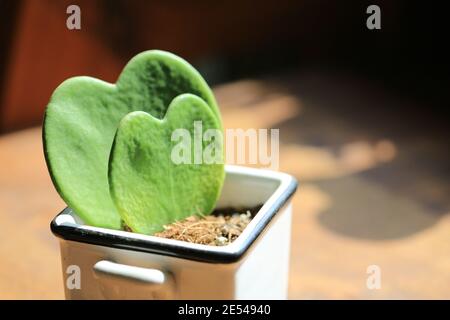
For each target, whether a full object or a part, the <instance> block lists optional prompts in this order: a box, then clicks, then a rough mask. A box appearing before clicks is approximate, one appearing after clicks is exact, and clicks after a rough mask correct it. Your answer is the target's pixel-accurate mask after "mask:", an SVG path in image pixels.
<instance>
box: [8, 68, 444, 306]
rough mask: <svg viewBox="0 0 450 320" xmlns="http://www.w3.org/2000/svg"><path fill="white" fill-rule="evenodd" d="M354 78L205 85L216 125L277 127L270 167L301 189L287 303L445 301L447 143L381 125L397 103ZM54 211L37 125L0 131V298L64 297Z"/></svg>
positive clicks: (56, 208) (55, 205)
mask: <svg viewBox="0 0 450 320" xmlns="http://www.w3.org/2000/svg"><path fill="white" fill-rule="evenodd" d="M344 80H345V81H347V82H345V81H344ZM358 83H359V82H358ZM358 83H353V82H350V85H348V84H349V83H348V79H341V78H339V77H338V78H336V77H335V76H334V75H329V74H325V75H323V74H319V75H308V74H306V75H303V76H300V77H296V78H294V79H288V80H284V82H281V83H280V82H279V81H278V80H274V79H272V80H265V81H258V80H247V81H240V82H236V83H232V84H227V85H222V86H219V87H217V88H216V89H215V92H216V95H217V98H218V101H219V103H220V105H221V109H222V112H223V115H224V121H225V125H226V127H228V128H236V127H241V128H271V127H273V128H280V134H281V145H280V160H281V170H283V171H287V172H290V173H292V174H294V175H295V176H297V178H298V179H299V180H300V182H301V186H300V189H299V191H298V192H297V194H296V195H295V197H294V217H293V230H292V255H291V272H290V288H289V296H290V298H292V299H310V298H312V299H314V298H324V299H335V298H343V299H346V298H351V299H359V298H365V299H379V298H388V299H391V298H392V299H402V298H406V299H409V298H424V299H428V298H447V299H449V298H450V215H449V212H450V210H449V208H450V206H449V201H450V200H449V198H450V197H449V194H450V193H449V183H448V181H449V179H448V178H449V177H448V170H447V168H448V163H449V158H448V154H447V152H446V151H445V150H446V148H447V149H448V147H446V144H445V143H446V141H441V140H439V139H437V138H436V136H434V133H427V134H425V133H423V132H422V134H416V133H411V130H409V129H408V125H405V126H404V127H402V126H401V125H400V126H399V125H398V122H395V124H394V122H392V123H391V121H386V119H392V117H391V116H392V114H390V113H389V112H390V111H383V112H381V111H379V108H376V106H377V105H379V104H380V103H382V104H384V105H387V106H389V104H392V103H396V102H395V101H397V100H395V99H394V98H392V97H389V96H381V98H380V95H379V94H378V95H375V96H376V97H377V99H378V100H376V99H375V100H376V101H374V99H372V95H371V94H372V93H373V92H372V91H370V90H374V91H375V93H377V92H378V91H376V90H377V88H375V89H374V88H371V89H370V90H369V93H368V94H367V90H368V89H367V87H364V88H360V87H358V86H359V84H358ZM286 84H289V85H286ZM358 90H359V91H358ZM364 90H366V95H364V94H359V95H356V96H355V92H363V93H364V92H365V91H364ZM323 92H327V95H324V94H323ZM380 99H381V100H380ZM336 106H338V107H339V108H336ZM355 106H358V107H357V108H356V107H355ZM362 107H364V108H362ZM371 107H373V108H372V109H371ZM337 110H339V111H337ZM367 110H370V111H369V112H368V111H367ZM386 110H390V109H389V108H387V109H386ZM368 114H370V117H368ZM444 146H445V147H444ZM446 170H447V171H446ZM419 182H420V183H419ZM62 208H64V203H63V201H62V200H61V199H60V198H59V196H58V194H57V193H56V191H55V190H54V188H53V186H52V183H51V181H50V178H49V176H48V173H47V169H46V166H45V162H44V157H43V153H42V145H41V128H39V127H38V128H32V129H28V130H24V131H19V132H16V133H12V134H8V135H4V136H0V226H1V228H2V230H1V232H0V259H1V263H0V298H6V299H16V298H20V299H32V298H43V299H63V298H64V296H63V285H62V274H61V267H60V260H59V259H60V257H59V248H58V243H57V240H56V238H54V237H53V235H52V234H51V232H50V229H49V222H50V220H51V219H52V218H53V217H54V216H55V214H56V213H58V212H59V211H60V210H61V209H62ZM370 265H378V266H379V267H380V269H381V288H380V289H379V290H369V289H368V288H367V286H366V280H367V277H368V275H367V273H366V270H367V267H368V266H370Z"/></svg>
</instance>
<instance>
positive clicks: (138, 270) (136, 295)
mask: <svg viewBox="0 0 450 320" xmlns="http://www.w3.org/2000/svg"><path fill="white" fill-rule="evenodd" d="M93 269H94V275H95V277H96V278H97V280H98V281H99V283H100V286H101V291H102V293H103V296H104V297H105V298H106V299H152V298H153V299H171V298H172V297H173V291H174V285H173V278H172V276H171V275H170V274H168V273H166V272H163V271H161V270H158V269H150V268H143V267H136V266H130V265H126V264H121V263H115V262H112V261H108V260H101V261H98V262H97V263H96V264H95V265H94V268H93Z"/></svg>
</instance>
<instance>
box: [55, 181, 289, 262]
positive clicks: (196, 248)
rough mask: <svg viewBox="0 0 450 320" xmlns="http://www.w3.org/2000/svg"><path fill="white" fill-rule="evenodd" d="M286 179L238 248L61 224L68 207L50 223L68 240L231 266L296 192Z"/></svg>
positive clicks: (73, 224) (74, 224) (259, 212)
mask: <svg viewBox="0 0 450 320" xmlns="http://www.w3.org/2000/svg"><path fill="white" fill-rule="evenodd" d="M286 176H287V177H289V182H287V183H280V186H279V187H278V189H277V190H279V189H281V190H280V191H281V192H280V195H279V196H278V197H276V198H274V201H273V202H272V203H271V204H270V206H268V205H267V203H266V204H264V205H263V206H262V207H261V209H260V210H259V211H258V212H257V213H256V215H257V216H259V219H258V223H257V224H256V225H255V226H254V227H253V228H252V229H251V231H250V232H249V233H247V234H246V235H245V236H244V234H242V235H241V236H239V238H241V237H243V239H239V240H240V241H239V242H238V243H239V245H238V246H233V244H231V245H227V246H223V247H215V246H208V245H193V244H191V243H187V242H183V241H178V240H169V241H165V240H168V239H162V238H157V237H152V236H142V235H141V236H136V234H134V233H131V232H126V231H120V232H117V230H109V229H103V228H93V227H89V226H84V225H80V224H76V223H59V222H58V217H59V216H61V215H66V214H70V213H71V212H72V209H70V208H65V209H64V210H63V211H62V212H61V213H59V214H58V215H57V216H56V217H55V218H54V219H53V220H52V222H51V223H50V228H51V231H52V232H53V234H54V235H55V236H57V237H59V238H62V239H65V240H71V241H77V242H82V243H88V244H93V245H100V246H106V247H111V248H117V249H125V250H133V251H140V252H148V253H155V254H161V255H166V256H173V257H178V258H183V259H189V260H196V261H203V262H211V263H232V262H236V261H238V260H240V259H241V258H242V257H243V256H244V254H245V253H246V252H247V251H248V249H249V248H250V246H251V245H252V244H253V243H254V242H255V240H256V239H257V238H258V237H259V235H260V234H261V233H262V232H263V231H264V229H265V228H266V226H267V225H268V224H269V223H270V222H271V221H272V219H273V218H274V217H275V216H276V214H277V213H278V212H279V211H280V210H281V209H282V208H283V207H284V205H285V204H286V203H287V202H288V201H289V199H290V198H291V197H292V195H293V194H294V192H295V191H296V189H297V181H296V180H295V179H294V178H293V177H291V176H288V175H286ZM236 242H237V241H236Z"/></svg>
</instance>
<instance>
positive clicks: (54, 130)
mask: <svg viewBox="0 0 450 320" xmlns="http://www.w3.org/2000/svg"><path fill="white" fill-rule="evenodd" d="M99 63H101V61H99ZM183 93H192V94H195V95H197V96H199V97H201V98H202V99H203V100H204V101H205V102H206V103H207V105H208V107H209V109H210V111H211V112H212V114H213V115H214V116H215V117H216V119H217V120H218V121H219V122H220V114H219V110H218V108H217V104H216V102H215V99H214V96H213V94H212V92H211V90H210V88H209V87H208V85H207V84H206V82H205V81H204V80H203V78H202V77H201V76H200V74H199V73H198V72H197V71H196V70H195V69H194V68H193V67H192V66H191V65H189V64H188V63H187V62H186V61H184V60H183V59H181V58H179V57H177V56H175V55H173V54H170V53H168V52H163V51H156V50H154V51H147V52H143V53H141V54H138V55H137V56H135V57H134V58H133V59H132V60H131V61H130V62H129V63H128V64H127V66H126V67H125V68H124V70H123V72H122V74H121V75H120V77H119V79H118V81H117V83H116V84H110V83H107V82H103V81H101V80H97V79H94V78H90V77H75V78H71V79H68V80H66V81H64V82H63V83H62V84H61V85H60V86H59V87H58V88H57V89H56V90H55V92H54V93H53V95H52V97H51V100H50V102H49V104H48V106H47V110H46V113H45V119H44V129H43V143H44V152H45V158H46V162H47V166H48V168H49V171H50V175H51V177H52V180H53V183H54V185H55V187H56V189H57V190H58V192H59V194H60V195H61V197H62V198H63V199H64V201H65V202H66V203H67V204H68V205H69V206H70V207H71V208H72V209H74V210H75V212H76V213H77V214H78V215H79V216H80V217H81V218H82V219H83V220H84V221H85V222H86V223H87V224H90V225H94V226H99V227H106V228H113V229H119V228H120V227H121V218H120V215H119V213H118V212H117V210H116V207H115V205H114V204H113V202H112V200H111V196H110V194H109V187H108V159H109V154H110V150H111V146H112V142H113V139H114V135H115V132H116V130H117V126H118V124H119V122H120V120H121V119H122V118H123V117H124V116H125V115H127V114H128V113H130V112H132V111H145V112H148V113H150V114H151V115H153V116H154V117H156V118H160V119H161V118H163V117H164V115H165V113H166V111H167V108H168V106H169V104H170V103H171V101H172V100H173V99H174V98H175V97H177V96H178V95H180V94H183Z"/></svg>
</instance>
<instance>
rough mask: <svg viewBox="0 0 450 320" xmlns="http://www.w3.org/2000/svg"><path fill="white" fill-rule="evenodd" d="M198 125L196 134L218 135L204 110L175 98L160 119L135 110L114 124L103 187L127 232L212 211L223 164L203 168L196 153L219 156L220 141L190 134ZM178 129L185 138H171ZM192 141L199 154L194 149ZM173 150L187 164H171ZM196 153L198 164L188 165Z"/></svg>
mask: <svg viewBox="0 0 450 320" xmlns="http://www.w3.org/2000/svg"><path fill="white" fill-rule="evenodd" d="M199 124H201V132H202V133H205V132H206V131H207V130H209V129H214V130H216V131H215V132H218V133H220V135H221V133H222V132H221V125H220V122H219V121H218V120H217V117H216V116H215V115H214V113H213V112H212V111H211V109H210V108H209V107H208V105H207V104H206V103H205V102H204V101H203V100H202V99H200V98H199V97H197V96H194V95H190V94H184V95H180V96H179V97H177V98H175V100H173V102H172V103H171V105H170V107H169V109H168V111H167V115H166V117H165V118H164V119H163V120H159V119H157V118H155V117H152V116H151V115H149V114H148V113H145V112H139V111H136V112H132V113H130V114H128V115H127V116H125V117H124V118H123V120H122V121H121V122H120V125H119V128H118V130H117V134H116V137H115V140H114V144H113V148H112V150H111V157H110V163H109V186H110V191H111V196H112V198H113V200H114V203H115V204H116V207H117V208H118V210H119V213H120V215H121V216H122V219H123V220H124V221H125V223H126V224H127V226H128V227H130V228H131V229H132V230H133V231H135V232H139V233H144V234H153V233H154V232H157V231H162V230H163V225H165V224H169V223H171V222H174V221H176V220H180V219H183V218H186V217H188V216H191V215H193V214H200V215H201V214H208V213H210V212H211V211H212V210H213V209H214V206H215V203H216V201H217V198H218V197H219V195H220V191H221V188H222V184H223V180H224V175H225V172H224V165H223V162H220V164H216V163H210V164H206V163H204V159H203V158H202V155H203V153H202V151H205V150H206V149H207V148H206V147H207V146H213V147H214V150H215V153H216V154H220V156H223V145H222V139H217V140H214V139H213V140H212V141H205V140H204V139H202V136H203V135H198V134H196V133H195V132H197V133H198V132H200V131H199ZM180 129H184V130H185V131H184V132H185V133H187V135H185V136H184V138H181V139H174V138H173V137H172V134H173V133H174V132H175V130H180ZM196 137H197V139H198V140H197V143H198V144H197V146H200V147H201V148H200V149H198V148H197V149H195V147H194V146H195V143H194V139H195V138H196ZM186 138H188V139H186ZM214 141H215V142H217V144H214ZM177 145H178V146H180V145H181V146H183V147H186V148H184V149H183V150H184V151H186V153H187V154H190V156H189V157H188V158H189V161H185V162H187V163H179V160H176V161H174V159H173V157H172V154H173V151H174V150H175V149H174V148H175V147H176V146H177ZM196 150H200V151H201V152H200V154H199V156H200V157H199V159H201V162H202V163H199V164H195V163H194V162H195V155H194V153H195V152H196ZM185 160H186V158H185ZM177 163H178V164H177Z"/></svg>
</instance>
